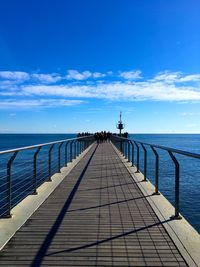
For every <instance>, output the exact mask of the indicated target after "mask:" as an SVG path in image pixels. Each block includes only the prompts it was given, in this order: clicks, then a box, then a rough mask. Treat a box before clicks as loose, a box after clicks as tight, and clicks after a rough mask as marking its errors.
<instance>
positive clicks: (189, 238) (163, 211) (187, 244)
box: [113, 145, 200, 267]
mask: <svg viewBox="0 0 200 267" xmlns="http://www.w3.org/2000/svg"><path fill="white" fill-rule="evenodd" d="M113 147H114V149H115V151H116V152H117V154H118V155H119V157H120V158H121V160H122V161H123V163H124V165H125V166H126V168H127V170H128V171H129V173H130V174H131V176H132V177H133V180H134V181H135V182H137V185H138V187H139V188H140V190H141V191H142V193H143V194H144V196H146V199H147V200H148V202H149V204H150V205H151V207H152V208H153V210H154V212H155V213H156V215H157V216H158V218H159V219H160V221H163V222H165V223H163V226H164V227H165V229H166V231H167V232H168V234H169V235H170V237H171V238H172V240H173V242H174V243H175V245H176V246H177V248H178V249H179V251H180V253H181V254H182V255H183V257H184V259H185V260H186V262H187V264H188V265H189V266H190V267H197V266H199V267H200V253H199V251H200V235H199V233H198V232H197V231H196V230H195V229H194V228H193V227H192V226H191V225H190V224H189V223H188V221H187V220H186V219H185V218H184V217H183V216H182V215H181V217H182V219H181V220H169V219H170V217H171V216H172V215H173V214H174V207H173V206H172V205H171V203H170V202H169V201H168V200H167V199H166V198H165V197H164V196H163V195H162V194H159V195H155V194H153V193H154V191H155V187H154V186H153V185H152V184H151V182H149V181H147V182H143V181H144V175H143V174H142V173H141V172H136V167H132V163H129V162H127V159H125V158H124V157H123V156H122V154H121V153H120V152H119V150H118V149H117V148H116V147H115V146H114V145H113Z"/></svg>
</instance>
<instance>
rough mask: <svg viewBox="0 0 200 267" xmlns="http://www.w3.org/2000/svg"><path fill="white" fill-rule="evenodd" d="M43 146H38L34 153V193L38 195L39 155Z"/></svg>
mask: <svg viewBox="0 0 200 267" xmlns="http://www.w3.org/2000/svg"><path fill="white" fill-rule="evenodd" d="M41 148H42V147H41V146H40V147H38V149H37V150H36V151H35V153H34V155H33V193H32V195H37V155H38V153H39V152H40V149H41Z"/></svg>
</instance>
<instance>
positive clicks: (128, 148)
mask: <svg viewBox="0 0 200 267" xmlns="http://www.w3.org/2000/svg"><path fill="white" fill-rule="evenodd" d="M128 162H130V141H128Z"/></svg>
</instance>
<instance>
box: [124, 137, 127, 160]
mask: <svg viewBox="0 0 200 267" xmlns="http://www.w3.org/2000/svg"><path fill="white" fill-rule="evenodd" d="M124 143H125V149H124V156H125V159H127V141H124Z"/></svg>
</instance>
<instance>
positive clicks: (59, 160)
mask: <svg viewBox="0 0 200 267" xmlns="http://www.w3.org/2000/svg"><path fill="white" fill-rule="evenodd" d="M63 143H64V142H62V143H61V144H60V145H59V146H58V172H61V147H62V145H63Z"/></svg>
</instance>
